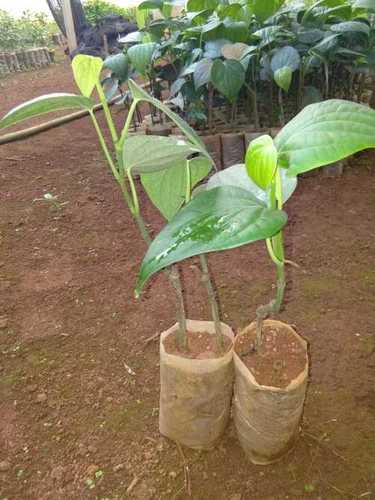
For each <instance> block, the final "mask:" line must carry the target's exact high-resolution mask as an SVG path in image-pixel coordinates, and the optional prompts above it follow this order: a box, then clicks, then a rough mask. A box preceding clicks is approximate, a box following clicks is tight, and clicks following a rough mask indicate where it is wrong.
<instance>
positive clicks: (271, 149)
mask: <svg viewBox="0 0 375 500" xmlns="http://www.w3.org/2000/svg"><path fill="white" fill-rule="evenodd" d="M245 165H246V170H247V173H248V175H249V177H250V179H252V180H253V181H254V182H255V184H256V185H257V186H259V187H260V188H261V189H264V190H266V189H267V188H268V187H269V186H270V184H271V182H272V179H273V177H274V175H275V172H276V167H277V150H276V148H275V145H274V143H273V140H272V137H270V136H269V135H262V136H261V137H257V138H256V139H254V140H253V141H252V142H251V143H250V145H249V147H248V149H247V152H246V157H245Z"/></svg>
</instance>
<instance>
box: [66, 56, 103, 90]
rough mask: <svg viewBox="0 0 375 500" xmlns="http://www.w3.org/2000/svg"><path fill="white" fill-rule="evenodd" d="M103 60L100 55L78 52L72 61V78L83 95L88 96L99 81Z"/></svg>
mask: <svg viewBox="0 0 375 500" xmlns="http://www.w3.org/2000/svg"><path fill="white" fill-rule="evenodd" d="M102 68H103V61H102V59H101V58H100V57H93V56H87V55H85V54H78V55H77V56H75V58H74V59H73V62H72V70H73V75H74V80H75V82H76V84H77V86H78V88H79V90H80V91H81V94H82V95H84V96H85V97H90V96H91V94H92V91H93V90H94V88H95V85H96V84H97V83H98V82H99V81H100V73H101V71H102Z"/></svg>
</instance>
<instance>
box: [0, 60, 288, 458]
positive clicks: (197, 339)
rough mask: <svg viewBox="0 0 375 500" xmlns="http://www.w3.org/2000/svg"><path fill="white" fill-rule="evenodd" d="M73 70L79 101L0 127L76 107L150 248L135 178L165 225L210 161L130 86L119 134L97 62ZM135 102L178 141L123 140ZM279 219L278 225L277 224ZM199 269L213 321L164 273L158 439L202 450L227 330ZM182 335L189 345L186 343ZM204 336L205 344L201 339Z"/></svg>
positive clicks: (215, 419)
mask: <svg viewBox="0 0 375 500" xmlns="http://www.w3.org/2000/svg"><path fill="white" fill-rule="evenodd" d="M126 64H127V62H126V60H124V58H116V60H113V59H112V61H111V66H112V67H110V69H111V71H113V68H114V67H115V68H116V71H117V73H118V74H120V73H121V72H123V73H125V72H126V67H125V65H126ZM121 65H122V66H123V67H122V66H121ZM72 67H73V73H74V77H75V80H76V83H77V86H78V88H79V89H80V92H81V95H74V94H61V93H59V94H49V95H45V96H42V97H40V98H37V99H33V100H31V101H28V102H26V103H24V104H21V105H20V106H17V107H16V108H14V109H12V110H11V111H10V112H9V113H7V114H6V115H5V116H4V117H3V119H2V120H1V121H0V128H6V127H9V126H11V125H15V124H17V123H20V122H22V121H23V120H26V119H28V118H33V117H36V116H39V115H41V114H44V113H47V112H52V111H57V110H61V109H69V108H79V109H85V110H86V111H88V113H89V115H90V117H91V119H92V122H93V125H94V128H95V131H96V133H97V136H98V139H99V143H100V145H101V148H102V150H103V153H104V156H105V158H106V160H107V163H108V166H109V168H110V170H111V172H112V174H113V177H114V178H115V180H116V181H117V183H118V185H119V187H120V190H121V193H122V195H123V198H124V200H125V202H126V204H127V206H128V208H129V210H130V212H131V214H132V216H133V218H134V220H135V222H136V224H137V225H138V228H139V231H140V234H141V236H142V237H143V239H144V240H145V242H146V244H147V245H149V244H150V243H151V237H150V234H149V231H148V229H147V226H146V223H145V221H144V219H143V217H142V214H141V209H140V203H139V198H138V194H137V188H136V183H135V181H134V176H135V175H139V176H140V177H141V182H142V184H143V186H144V187H145V190H146V192H147V193H148V194H149V196H150V198H151V200H152V201H153V202H154V204H155V205H156V206H157V207H158V208H159V210H160V211H161V213H162V214H163V215H164V216H165V217H166V219H170V218H172V217H173V216H174V215H175V214H176V213H177V212H178V211H179V209H180V208H181V206H182V205H183V203H184V202H187V201H189V199H190V196H191V191H192V189H193V188H194V186H195V185H196V184H197V183H198V182H199V181H200V180H201V179H202V178H204V177H206V175H207V174H208V172H209V171H210V169H211V167H212V160H211V158H210V156H209V155H208V153H207V151H206V149H205V147H204V145H203V143H202V142H201V141H200V139H199V138H198V137H197V135H196V134H195V132H194V131H193V130H192V129H191V128H190V127H189V126H188V125H187V124H186V123H185V122H184V121H183V120H181V119H180V118H179V117H178V116H177V115H175V114H174V113H173V112H172V111H170V109H169V108H167V107H166V106H164V105H163V104H161V103H160V102H159V101H157V100H156V99H154V98H152V97H151V96H149V95H148V94H147V93H146V92H145V91H143V90H142V89H141V88H140V87H139V86H138V85H137V84H136V83H135V82H133V81H131V80H130V81H129V87H130V91H131V94H132V97H133V100H132V103H131V106H130V109H129V113H128V115H127V117H126V120H125V124H124V127H123V129H122V131H121V132H120V133H119V132H118V131H117V129H116V125H115V123H114V121H113V119H112V115H111V112H110V109H109V106H108V103H107V98H106V96H105V91H104V88H103V85H102V83H101V81H100V78H101V74H102V70H103V61H102V60H101V59H99V58H95V57H91V56H83V55H79V56H76V57H75V58H74V60H73V63H72ZM108 67H109V65H108ZM94 89H96V91H97V94H98V97H99V100H100V102H101V105H102V107H103V110H104V116H105V119H106V123H107V126H108V129H109V132H110V137H111V140H112V144H111V147H109V146H108V145H107V142H106V140H105V138H104V135H103V131H102V129H101V128H100V126H99V123H98V121H97V119H96V117H95V114H94V105H95V103H94V101H93V99H92V94H93V92H94ZM140 101H146V102H149V103H150V104H151V105H152V106H153V107H155V108H158V109H160V110H161V111H162V112H163V113H164V114H165V115H167V116H168V117H169V118H170V119H171V120H172V121H173V122H174V123H175V124H176V125H177V127H179V129H180V131H181V132H182V134H183V138H181V137H177V136H174V137H173V136H171V137H156V136H143V135H139V136H135V135H130V134H129V129H130V124H131V121H132V118H133V115H134V113H135V111H136V107H137V104H138V103H139V102H140ZM280 219H281V220H283V217H280ZM280 228H281V224H279V225H278V226H277V229H280ZM275 230H276V229H275ZM273 232H275V231H273ZM271 234H273V233H269V232H267V236H271ZM200 263H201V269H202V277H203V282H204V283H205V286H206V288H207V292H208V296H209V300H210V304H211V310H212V315H213V322H194V321H189V320H186V316H185V308H184V300H183V288H182V284H181V281H180V278H179V272H178V269H177V268H176V266H171V268H170V269H167V275H168V278H169V280H170V282H171V284H172V286H173V289H174V290H175V291H176V294H177V299H178V300H177V302H178V322H177V323H176V325H174V326H173V327H172V328H171V329H170V330H168V332H164V333H163V334H162V336H161V356H162V360H161V372H162V393H161V402H162V408H161V412H160V425H161V430H162V432H163V433H164V434H166V435H168V436H169V437H172V438H173V439H176V440H178V441H180V442H182V443H184V444H187V445H189V446H192V447H196V448H209V447H211V446H212V445H213V444H214V442H215V441H216V440H217V438H218V437H219V436H220V435H221V433H222V432H223V430H224V428H225V425H226V422H227V420H228V417H229V410H230V400H231V395H232V380H233V362H232V343H233V342H232V340H233V333H232V331H231V330H230V328H229V327H228V326H227V325H224V324H222V323H221V322H220V319H219V313H218V307H217V303H216V300H215V294H214V290H213V286H212V283H211V280H210V276H209V272H208V266H207V262H206V260H205V257H204V255H202V256H201V257H200ZM189 331H190V336H191V337H192V340H191V342H189V333H188V332H189ZM196 332H198V334H197V335H195V333H196ZM207 333H208V334H209V335H208V339H209V342H207V338H206V337H207V336H206V334H207ZM167 340H172V342H171V343H169V344H168V347H166V346H167ZM164 341H165V342H164ZM202 342H206V344H205V349H206V350H205V351H203V352H201V351H197V349H198V348H201V347H202V345H198V347H197V344H199V343H200V344H202ZM207 347H208V348H209V349H208V351H207ZM192 358H193V359H192ZM195 358H201V359H195ZM187 421H188V422H190V424H191V425H190V426H186V422H187Z"/></svg>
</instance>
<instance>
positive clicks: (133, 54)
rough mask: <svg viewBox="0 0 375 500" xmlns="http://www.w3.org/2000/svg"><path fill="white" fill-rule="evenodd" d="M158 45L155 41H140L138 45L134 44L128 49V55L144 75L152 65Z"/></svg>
mask: <svg viewBox="0 0 375 500" xmlns="http://www.w3.org/2000/svg"><path fill="white" fill-rule="evenodd" d="M156 47H157V44H156V43H154V42H149V43H139V44H138V45H133V47H130V48H129V50H128V56H129V59H130V61H131V63H132V65H133V66H134V68H135V69H136V70H137V71H138V73H140V74H141V75H143V76H144V75H145V74H146V72H147V69H148V68H149V67H150V65H151V62H152V58H153V55H154V52H155V50H156Z"/></svg>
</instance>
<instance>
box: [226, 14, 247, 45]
mask: <svg viewBox="0 0 375 500" xmlns="http://www.w3.org/2000/svg"><path fill="white" fill-rule="evenodd" d="M222 34H223V36H224V38H228V40H230V41H231V42H246V40H247V39H248V38H249V35H250V33H249V26H248V25H247V23H245V22H243V21H233V20H232V19H230V18H227V19H225V20H224V29H223V32H222Z"/></svg>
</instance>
